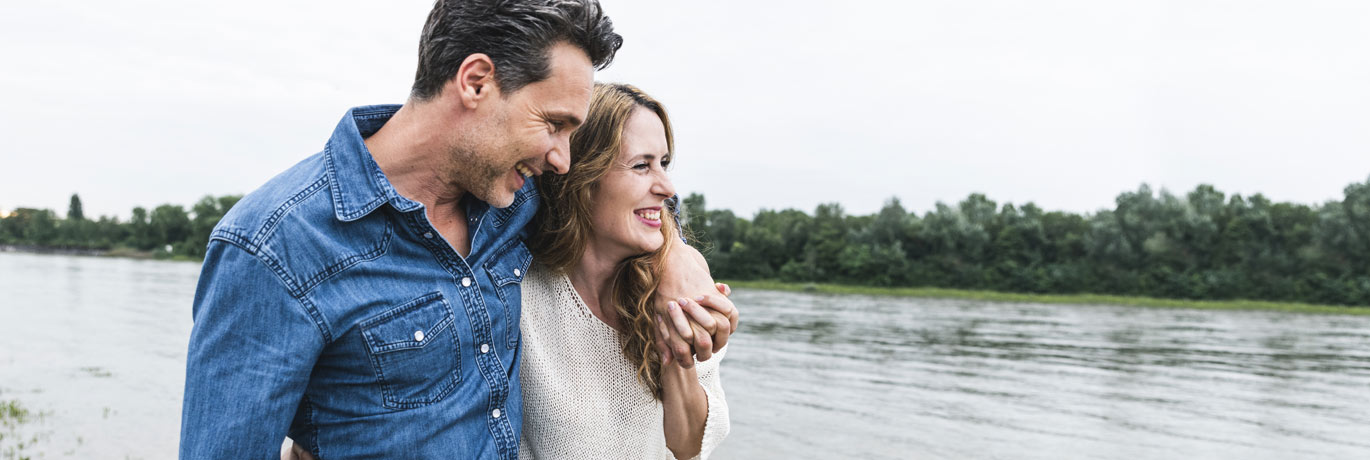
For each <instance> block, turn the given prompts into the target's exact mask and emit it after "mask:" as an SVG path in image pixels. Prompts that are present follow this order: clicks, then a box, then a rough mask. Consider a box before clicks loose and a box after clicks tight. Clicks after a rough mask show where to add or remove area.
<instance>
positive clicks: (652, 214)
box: [637, 211, 661, 220]
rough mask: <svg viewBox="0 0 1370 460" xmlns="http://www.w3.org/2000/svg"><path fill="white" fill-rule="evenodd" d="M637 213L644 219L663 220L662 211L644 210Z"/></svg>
mask: <svg viewBox="0 0 1370 460" xmlns="http://www.w3.org/2000/svg"><path fill="white" fill-rule="evenodd" d="M637 215H639V216H642V218H643V219H647V220H661V211H642V212H639V213H637Z"/></svg>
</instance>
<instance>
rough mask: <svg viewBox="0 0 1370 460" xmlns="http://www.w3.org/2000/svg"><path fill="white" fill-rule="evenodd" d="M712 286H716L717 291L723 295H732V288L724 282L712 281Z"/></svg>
mask: <svg viewBox="0 0 1370 460" xmlns="http://www.w3.org/2000/svg"><path fill="white" fill-rule="evenodd" d="M714 287H716V288H718V292H719V293H720V294H723V295H725V296H730V297H731V296H732V295H733V288H731V287H729V286H728V285H726V284H723V283H714Z"/></svg>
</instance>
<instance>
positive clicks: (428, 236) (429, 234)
mask: <svg viewBox="0 0 1370 460" xmlns="http://www.w3.org/2000/svg"><path fill="white" fill-rule="evenodd" d="M423 237H424V238H428V239H433V232H423Z"/></svg>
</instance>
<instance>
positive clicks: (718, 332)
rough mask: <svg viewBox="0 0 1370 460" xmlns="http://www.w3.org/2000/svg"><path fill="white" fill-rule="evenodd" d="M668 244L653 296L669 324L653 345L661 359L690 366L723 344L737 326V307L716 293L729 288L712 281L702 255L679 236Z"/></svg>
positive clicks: (660, 317)
mask: <svg viewBox="0 0 1370 460" xmlns="http://www.w3.org/2000/svg"><path fill="white" fill-rule="evenodd" d="M671 244H672V247H671V249H670V251H669V253H668V255H667V259H666V266H665V267H664V270H663V272H662V279H661V286H660V287H659V288H658V289H657V299H656V300H655V306H656V308H657V317H658V321H660V322H662V323H663V325H664V326H669V327H665V328H664V330H665V334H664V335H663V338H664V341H665V343H664V344H658V349H661V351H663V353H662V361H663V363H670V361H671V360H675V361H676V362H678V363H679V364H680V366H681V367H693V366H694V361H695V358H696V355H697V357H698V359H699V360H700V361H707V360H708V359H709V358H710V357H712V356H713V353H714V352H716V351H718V350H720V349H722V348H723V346H724V345H727V343H728V337H729V336H730V335H732V333H733V331H734V330H736V329H737V318H738V313H737V307H736V306H734V305H733V303H732V301H731V300H728V297H727V296H726V295H724V294H723V293H721V291H727V292H731V289H728V288H727V286H724V285H719V284H716V283H714V282H713V278H712V277H711V276H710V275H709V265H708V263H707V262H705V261H704V255H703V254H700V253H699V251H698V250H696V249H695V248H693V247H690V246H689V245H686V244H684V243H681V242H678V241H672V242H671ZM692 350H693V353H691V351H692Z"/></svg>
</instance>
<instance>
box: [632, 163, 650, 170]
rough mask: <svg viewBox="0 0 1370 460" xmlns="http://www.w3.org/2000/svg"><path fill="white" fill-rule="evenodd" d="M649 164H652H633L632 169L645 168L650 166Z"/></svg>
mask: <svg viewBox="0 0 1370 460" xmlns="http://www.w3.org/2000/svg"><path fill="white" fill-rule="evenodd" d="M651 166H652V165H649V164H647V163H638V164H635V165H633V169H647V168H650V167H651Z"/></svg>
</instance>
